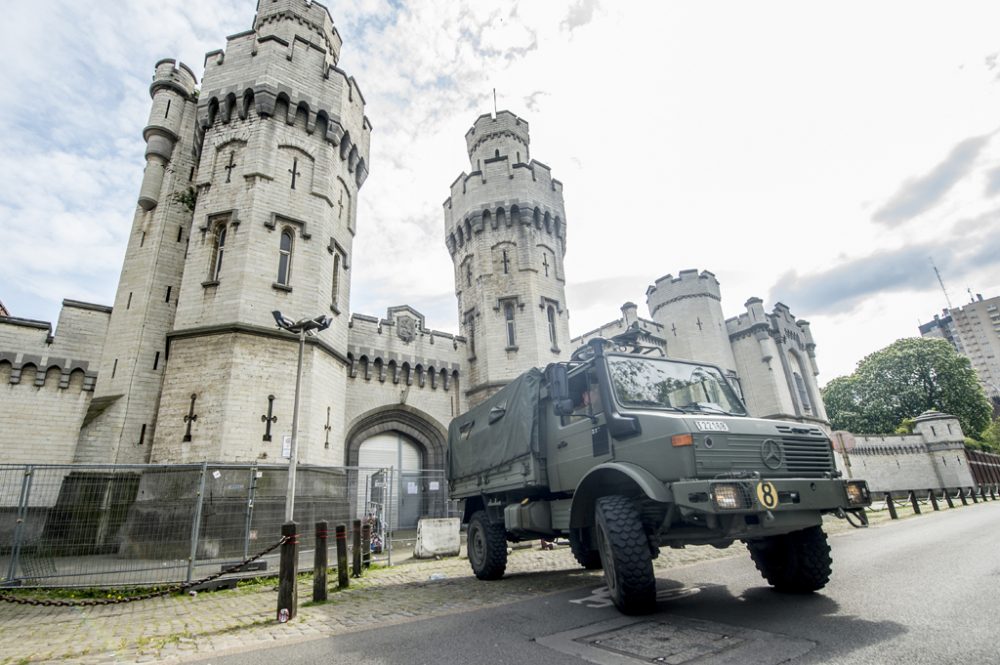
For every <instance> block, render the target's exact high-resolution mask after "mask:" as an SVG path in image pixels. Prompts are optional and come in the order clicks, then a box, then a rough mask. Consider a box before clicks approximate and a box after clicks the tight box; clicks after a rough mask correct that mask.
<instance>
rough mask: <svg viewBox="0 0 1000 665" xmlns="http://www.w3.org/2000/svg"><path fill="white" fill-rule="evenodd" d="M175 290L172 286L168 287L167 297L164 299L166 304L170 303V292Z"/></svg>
mask: <svg viewBox="0 0 1000 665" xmlns="http://www.w3.org/2000/svg"><path fill="white" fill-rule="evenodd" d="M173 288H174V287H172V286H168V287H167V297H166V298H165V299H164V301H165V302H170V292H171V291H172V290H173Z"/></svg>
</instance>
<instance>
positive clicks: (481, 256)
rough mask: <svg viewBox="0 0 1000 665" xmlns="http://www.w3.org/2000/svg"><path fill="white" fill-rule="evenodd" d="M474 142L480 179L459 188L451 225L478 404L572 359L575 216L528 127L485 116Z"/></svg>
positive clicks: (470, 145)
mask: <svg viewBox="0 0 1000 665" xmlns="http://www.w3.org/2000/svg"><path fill="white" fill-rule="evenodd" d="M465 139H466V148H467V149H468V154H469V162H470V165H471V166H472V169H473V170H472V172H471V173H468V174H466V173H462V174H461V175H460V176H459V177H458V178H457V179H456V180H455V182H454V183H452V186H451V196H450V197H449V198H448V199H447V200H446V201H445V203H444V218H445V244H446V245H447V247H448V252H449V253H450V254H451V257H452V262H453V264H454V269H455V295H456V296H457V297H458V311H459V318H460V324H461V330H462V334H463V335H465V337H466V338H467V339H468V351H469V367H470V370H469V373H470V377H469V379H468V381H467V385H468V386H469V389H468V395H469V399H470V402H471V403H473V404H475V403H478V402H479V401H481V400H483V399H485V398H486V397H488V396H489V395H490V394H492V393H493V392H495V391H496V390H497V389H499V388H500V387H501V386H503V385H504V384H506V383H507V382H508V381H510V380H511V379H513V378H514V377H516V376H517V375H519V374H520V373H521V372H523V371H525V370H526V369H528V368H530V367H544V366H545V365H546V364H548V363H549V362H552V361H553V360H557V359H559V358H560V357H562V356H563V355H564V351H568V350H569V349H568V346H569V311H568V309H567V308H566V292H565V284H566V277H565V273H564V269H563V259H564V257H565V254H566V222H565V219H566V213H565V211H564V207H563V195H562V183H560V182H559V181H558V180H555V179H554V178H552V174H551V171H550V169H549V167H548V166H546V165H544V164H542V163H541V162H537V161H535V160H532V159H530V157H529V152H528V146H529V144H530V138H529V134H528V123H527V122H526V121H524V120H522V119H521V118H518V117H517V116H516V115H514V114H513V113H511V112H510V111H500V112H498V113H497V114H496V116H492V115H483V116H480V117H479V118H478V119H477V120H476V122H475V123H474V125H473V127H472V128H471V129H470V130H469V131H468V132H467V133H466V135H465Z"/></svg>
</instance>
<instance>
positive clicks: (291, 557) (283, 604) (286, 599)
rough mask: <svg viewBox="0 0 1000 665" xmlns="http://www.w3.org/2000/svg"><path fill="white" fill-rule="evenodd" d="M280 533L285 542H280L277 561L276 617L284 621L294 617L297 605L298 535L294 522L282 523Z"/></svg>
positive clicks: (280, 621) (279, 620)
mask: <svg viewBox="0 0 1000 665" xmlns="http://www.w3.org/2000/svg"><path fill="white" fill-rule="evenodd" d="M281 535H282V536H283V537H284V538H285V542H283V543H282V544H281V558H280V560H279V563H278V613H277V619H278V622H279V623H285V622H286V621H291V620H292V619H294V618H295V613H296V611H297V610H298V605H299V593H298V589H297V588H296V584H295V578H296V576H297V573H298V563H299V535H298V530H297V528H296V524H295V522H285V523H284V524H282V525H281Z"/></svg>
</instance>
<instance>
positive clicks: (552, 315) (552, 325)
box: [546, 305, 556, 349]
mask: <svg viewBox="0 0 1000 665" xmlns="http://www.w3.org/2000/svg"><path fill="white" fill-rule="evenodd" d="M546 314H547V315H548V317H549V341H550V342H552V348H553V349H554V348H556V308H555V307H553V306H552V305H549V306H548V308H547V312H546Z"/></svg>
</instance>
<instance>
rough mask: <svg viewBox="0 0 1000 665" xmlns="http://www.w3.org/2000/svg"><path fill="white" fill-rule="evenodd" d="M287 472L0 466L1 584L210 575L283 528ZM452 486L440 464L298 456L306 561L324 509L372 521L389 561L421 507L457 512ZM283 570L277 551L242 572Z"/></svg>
mask: <svg viewBox="0 0 1000 665" xmlns="http://www.w3.org/2000/svg"><path fill="white" fill-rule="evenodd" d="M287 478H288V467H287V466H282V465H262V464H195V465H114V466H111V465H79V464H76V465H66V466H57V465H0V575H2V576H3V578H2V579H3V581H2V582H0V585H2V586H25V587H28V586H31V587H49V586H56V587H73V586H81V587H112V586H150V585H161V584H176V583H183V582H191V581H192V580H197V579H200V578H203V577H208V576H210V575H213V574H215V573H218V572H219V571H220V570H223V569H226V568H230V567H233V566H234V565H235V564H238V563H240V562H241V561H244V560H246V559H249V558H251V557H253V556H255V555H256V554H259V553H260V552H261V551H263V550H265V549H268V548H269V547H271V546H272V545H274V544H275V543H276V542H278V541H279V540H280V539H281V524H282V522H283V521H284V511H285V493H286V488H287ZM447 495H448V492H447V486H446V482H445V479H444V475H443V472H441V471H429V470H425V471H413V472H409V471H404V472H400V471H398V470H395V469H392V468H388V469H369V468H345V467H314V466H300V467H299V468H298V470H297V478H296V492H295V513H294V519H295V521H296V522H297V523H298V525H299V526H298V529H299V533H300V536H299V543H300V546H299V552H300V561H299V565H300V569H308V568H309V567H311V565H312V557H313V553H314V547H315V535H314V528H313V525H314V523H315V522H318V521H321V520H326V521H327V522H328V523H329V524H330V528H331V529H332V528H333V527H334V526H335V525H337V524H346V525H348V530H349V531H350V530H351V529H352V528H353V524H354V521H355V520H361V521H362V523H364V522H367V523H369V524H371V526H372V532H373V543H372V549H373V553H374V555H375V560H376V561H380V560H381V561H384V562H386V563H390V564H391V557H392V552H393V547H392V545H393V544H394V543H405V540H401V539H400V537H399V536H398V534H401V533H402V534H409V533H415V529H416V524H417V520H418V519H419V518H421V517H443V516H447V515H449V514H452V513H453V512H454V510H453V508H452V507H451V506H450V504H449V502H448V500H447ZM349 542H353V538H350V539H349ZM329 546H330V548H331V552H332V551H333V550H334V549H335V543H333V542H332V539H331V542H330V543H329ZM329 560H331V561H335V560H336V556H335V554H332V555H331V556H330V557H329ZM276 572H277V553H273V554H269V555H267V556H263V557H260V558H259V559H258V560H256V561H254V562H253V564H251V565H250V566H248V567H247V568H245V569H243V570H242V571H240V572H239V573H236V575H238V576H253V575H269V574H275V573H276Z"/></svg>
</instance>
